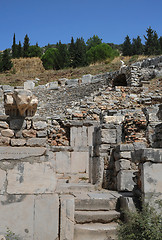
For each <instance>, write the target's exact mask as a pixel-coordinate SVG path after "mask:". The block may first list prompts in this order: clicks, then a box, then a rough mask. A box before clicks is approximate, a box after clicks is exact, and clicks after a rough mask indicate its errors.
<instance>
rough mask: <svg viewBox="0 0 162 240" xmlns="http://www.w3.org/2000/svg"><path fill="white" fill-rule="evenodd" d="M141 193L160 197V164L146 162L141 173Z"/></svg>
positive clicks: (161, 180) (161, 179)
mask: <svg viewBox="0 0 162 240" xmlns="http://www.w3.org/2000/svg"><path fill="white" fill-rule="evenodd" d="M141 184H142V192H143V193H145V194H150V196H151V195H156V194H160V195H162V164H161V163H151V162H146V163H144V164H143V166H142V172H141Z"/></svg>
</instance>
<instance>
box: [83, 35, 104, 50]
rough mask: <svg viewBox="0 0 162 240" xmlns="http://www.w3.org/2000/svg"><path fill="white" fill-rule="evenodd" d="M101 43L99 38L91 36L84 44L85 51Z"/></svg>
mask: <svg viewBox="0 0 162 240" xmlns="http://www.w3.org/2000/svg"><path fill="white" fill-rule="evenodd" d="M101 43H102V39H101V38H99V37H98V36H97V35H93V37H91V38H89V39H88V40H87V42H86V44H87V50H89V49H90V48H91V47H96V46H97V45H99V44H101Z"/></svg>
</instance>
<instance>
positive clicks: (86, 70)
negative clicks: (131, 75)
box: [0, 56, 147, 86]
mask: <svg viewBox="0 0 162 240" xmlns="http://www.w3.org/2000/svg"><path fill="white" fill-rule="evenodd" d="M146 58H147V56H133V57H123V56H120V57H116V58H115V59H114V60H113V61H110V60H109V59H107V60H106V61H104V62H102V63H97V64H95V65H91V66H86V67H81V68H76V69H72V68H68V69H63V70H57V71H56V70H44V69H43V66H42V62H41V60H40V59H39V58H25V59H23V58H22V59H13V60H12V61H13V68H12V69H11V71H10V72H7V73H3V74H0V85H4V84H6V85H12V86H21V85H23V83H24V82H25V81H26V80H33V79H35V78H39V79H40V82H39V84H46V83H48V82H52V81H56V80H58V79H60V78H68V79H71V78H73V79H75V78H81V77H82V76H83V75H85V74H92V75H96V74H100V73H104V72H112V71H116V70H118V69H119V68H120V66H121V62H120V60H123V61H124V62H125V64H127V65H130V64H132V63H133V62H136V61H138V60H142V59H146Z"/></svg>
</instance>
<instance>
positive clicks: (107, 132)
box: [101, 129, 116, 143]
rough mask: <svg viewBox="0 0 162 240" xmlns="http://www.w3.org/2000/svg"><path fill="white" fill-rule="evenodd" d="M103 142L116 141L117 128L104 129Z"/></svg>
mask: <svg viewBox="0 0 162 240" xmlns="http://www.w3.org/2000/svg"><path fill="white" fill-rule="evenodd" d="M101 142H102V143H116V129H102V131H101Z"/></svg>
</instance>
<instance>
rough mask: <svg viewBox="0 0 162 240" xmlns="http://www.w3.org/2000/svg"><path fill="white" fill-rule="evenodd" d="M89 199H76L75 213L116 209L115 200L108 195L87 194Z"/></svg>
mask: <svg viewBox="0 0 162 240" xmlns="http://www.w3.org/2000/svg"><path fill="white" fill-rule="evenodd" d="M88 196H89V197H90V198H83V199H82V198H79V197H78V198H76V199H75V210H77V211H102V210H105V211H108V210H114V209H116V204H117V198H116V197H114V196H113V195H111V194H109V193H95V192H94V193H88Z"/></svg>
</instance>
